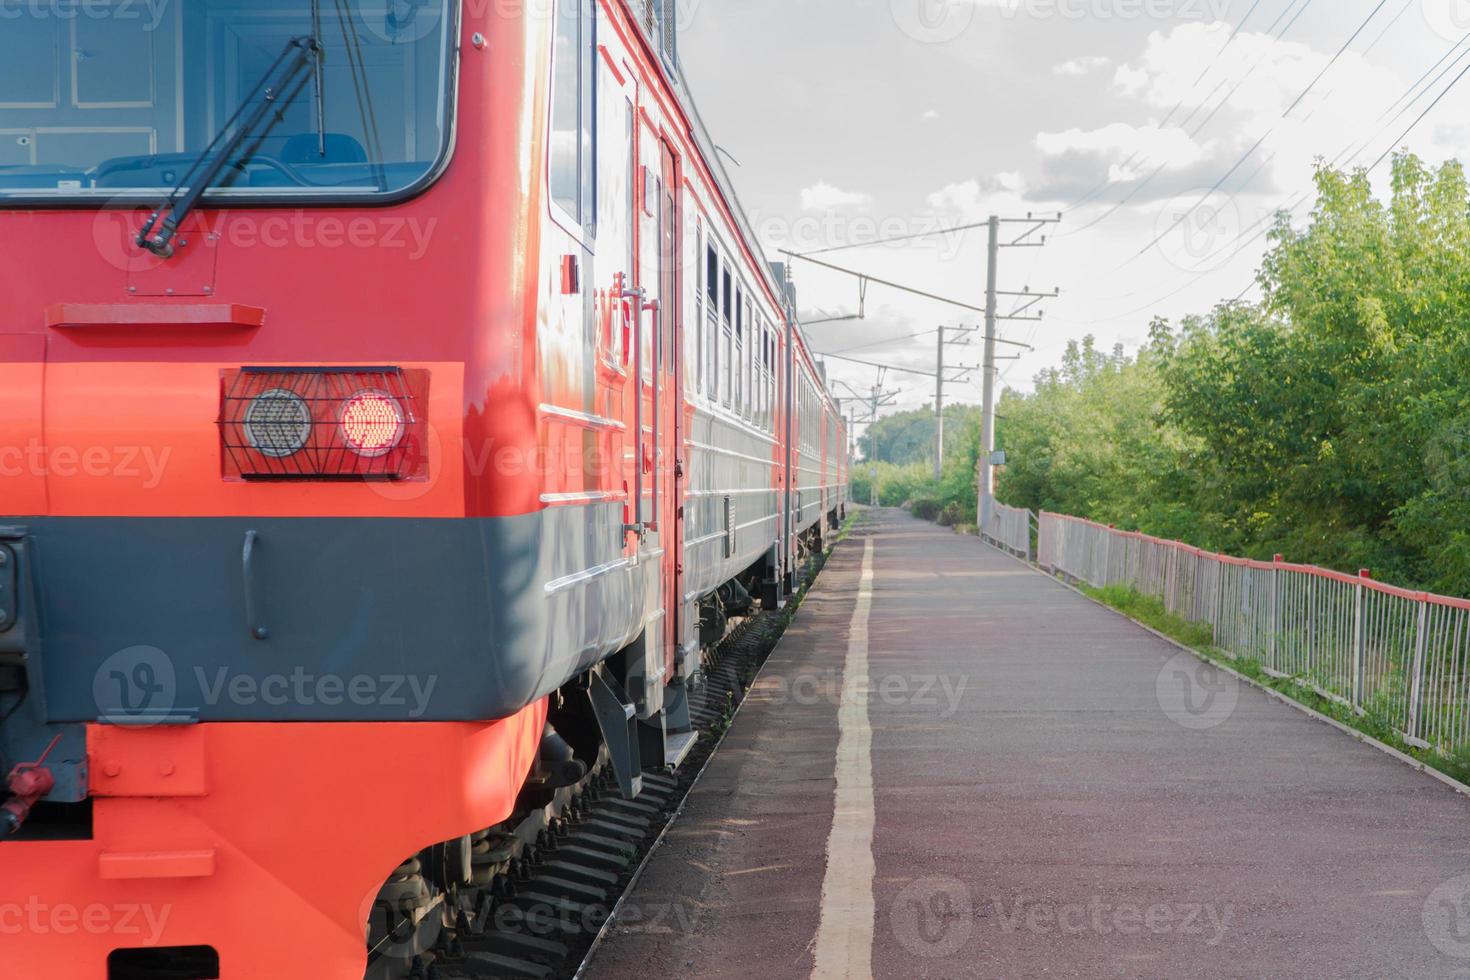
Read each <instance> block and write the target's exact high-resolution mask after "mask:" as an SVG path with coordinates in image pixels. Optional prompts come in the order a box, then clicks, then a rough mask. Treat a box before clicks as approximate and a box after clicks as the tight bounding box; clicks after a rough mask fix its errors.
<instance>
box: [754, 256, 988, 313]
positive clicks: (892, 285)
mask: <svg viewBox="0 0 1470 980" xmlns="http://www.w3.org/2000/svg"><path fill="white" fill-rule="evenodd" d="M781 254H782V255H787V256H790V257H791V258H793V259H801V260H802V261H803V262H810V263H811V264H812V265H818V266H821V267H822V268H824V269H831V270H832V271H833V272H841V273H844V274H845V275H849V276H855V277H857V278H858V279H861V280H863V281H865V282H872V283H877V284H878V285H880V286H887V287H888V288H889V289H897V290H898V291H899V292H904V293H911V294H913V295H914V296H922V297H923V298H925V299H932V300H934V301H935V302H936V303H946V304H948V305H950V306H957V307H959V308H960V309H962V310H969V311H970V312H972V313H984V312H985V308H984V307H983V306H972V305H971V304H969V303H961V302H960V301H959V300H954V299H949V298H948V297H946V296H938V295H935V294H934V293H927V292H925V291H924V290H922V289H915V288H914V287H912V286H905V285H903V284H901V283H896V282H890V281H889V280H887V279H879V278H877V277H876V276H870V275H868V274H867V273H863V272H858V271H856V270H854V269H844V268H843V267H842V266H840V265H832V264H831V263H830V262H822V261H819V260H817V259H814V258H811V257H810V256H807V255H802V254H801V253H799V252H791V251H788V250H786V249H784V248H783V249H782V250H781Z"/></svg>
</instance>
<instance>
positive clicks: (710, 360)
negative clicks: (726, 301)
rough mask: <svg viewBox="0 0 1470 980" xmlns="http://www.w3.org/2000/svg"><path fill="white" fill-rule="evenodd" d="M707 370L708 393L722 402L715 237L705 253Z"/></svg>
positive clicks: (717, 267)
mask: <svg viewBox="0 0 1470 980" xmlns="http://www.w3.org/2000/svg"><path fill="white" fill-rule="evenodd" d="M704 295H705V322H704V331H705V352H706V355H707V360H706V361H705V370H706V372H707V373H708V375H709V379H708V385H709V387H708V391H709V398H710V401H712V402H717V401H719V400H720V255H719V252H717V251H716V250H715V243H714V239H713V237H711V239H710V243H709V245H708V247H707V248H706V251H705V270H704Z"/></svg>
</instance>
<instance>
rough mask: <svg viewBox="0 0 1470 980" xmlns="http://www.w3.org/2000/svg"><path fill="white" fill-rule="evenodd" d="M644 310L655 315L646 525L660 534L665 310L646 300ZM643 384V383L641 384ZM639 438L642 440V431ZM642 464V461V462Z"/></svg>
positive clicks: (656, 303) (640, 400)
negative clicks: (650, 471) (648, 515)
mask: <svg viewBox="0 0 1470 980" xmlns="http://www.w3.org/2000/svg"><path fill="white" fill-rule="evenodd" d="M643 306H644V308H645V309H647V310H650V311H651V312H652V313H653V494H652V496H653V515H652V517H651V519H650V520H649V521H648V522H647V524H646V525H645V526H646V527H647V528H648V530H650V531H652V532H653V533H655V534H657V533H658V523H659V522H658V514H659V511H658V454H659V449H660V448H661V447H662V446H663V443H662V442H661V441H660V440H659V434H660V429H661V428H662V422H663V412H662V411H661V410H660V408H661V405H662V400H661V398H660V396H659V392H660V390H661V389H662V387H663V386H662V384H661V383H660V382H661V381H662V380H663V379H662V378H660V377H659V374H660V373H661V372H662V371H663V365H664V308H663V303H662V302H661V301H660V300H656V299H653V300H646V301H645V302H644V304H643ZM640 384H641V382H640ZM639 395H640V397H639V399H638V403H639V404H640V405H641V404H643V399H642V397H641V396H642V392H639ZM639 438H642V433H641V430H640V434H639ZM640 462H641V460H640Z"/></svg>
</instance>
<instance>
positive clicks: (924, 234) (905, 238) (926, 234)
mask: <svg viewBox="0 0 1470 980" xmlns="http://www.w3.org/2000/svg"><path fill="white" fill-rule="evenodd" d="M986 224H987V222H984V221H977V222H976V223H974V224H971V225H955V226H954V227H953V228H937V229H935V230H933V231H920V232H916V233H914V234H912V235H897V236H895V237H893V238H879V239H876V240H875V241H871V242H853V243H852V244H850V245H833V246H832V247H831V248H818V249H813V250H812V251H810V252H801V253H798V254H797V255H796V257H797V258H805V257H806V256H808V255H826V254H827V253H828V252H842V251H845V250H847V249H851V248H872V247H873V246H875V245H890V244H892V243H893V242H909V241H913V240H914V239H915V238H932V237H934V236H935V235H953V234H956V233H957V232H961V231H973V230H974V229H976V228H984V227H985V226H986ZM786 254H788V255H790V254H792V253H790V252H788V253H786Z"/></svg>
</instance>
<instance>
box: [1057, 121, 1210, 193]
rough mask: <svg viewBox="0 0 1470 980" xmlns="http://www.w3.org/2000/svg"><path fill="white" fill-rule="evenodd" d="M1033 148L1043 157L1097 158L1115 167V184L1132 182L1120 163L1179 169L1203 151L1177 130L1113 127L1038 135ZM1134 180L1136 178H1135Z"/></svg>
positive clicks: (1202, 157) (1152, 167)
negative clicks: (1139, 162) (1077, 155)
mask: <svg viewBox="0 0 1470 980" xmlns="http://www.w3.org/2000/svg"><path fill="white" fill-rule="evenodd" d="M1036 148H1037V149H1038V150H1040V151H1041V153H1042V155H1043V156H1047V157H1059V156H1063V155H1065V154H1068V153H1081V154H1088V155H1092V156H1099V157H1102V158H1103V159H1105V160H1108V161H1109V162H1111V163H1113V164H1114V165H1115V173H1114V176H1113V179H1114V180H1128V179H1132V177H1130V176H1129V174H1128V173H1127V172H1125V171H1123V170H1120V169H1117V166H1116V165H1117V164H1118V163H1119V162H1120V161H1124V160H1127V159H1130V158H1132V159H1134V160H1138V159H1147V160H1148V161H1149V163H1150V166H1149V168H1148V169H1149V170H1150V171H1152V170H1154V169H1155V168H1157V167H1158V165H1159V164H1163V165H1164V166H1165V168H1166V169H1175V170H1178V169H1182V168H1184V167H1189V166H1193V165H1194V164H1196V163H1199V162H1200V161H1201V160H1203V159H1205V157H1206V156H1207V152H1206V147H1205V146H1202V145H1201V144H1199V143H1197V142H1195V141H1194V140H1192V139H1190V137H1189V134H1188V133H1186V132H1185V131H1184V130H1182V129H1179V128H1177V127H1170V128H1169V129H1160V128H1158V127H1157V126H1129V125H1126V124H1124V123H1113V124H1112V125H1110V126H1104V127H1103V128H1102V129H1090V130H1085V129H1069V130H1066V131H1065V132H1060V133H1037V134H1036ZM1133 176H1137V175H1136V174H1134V175H1133Z"/></svg>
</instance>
